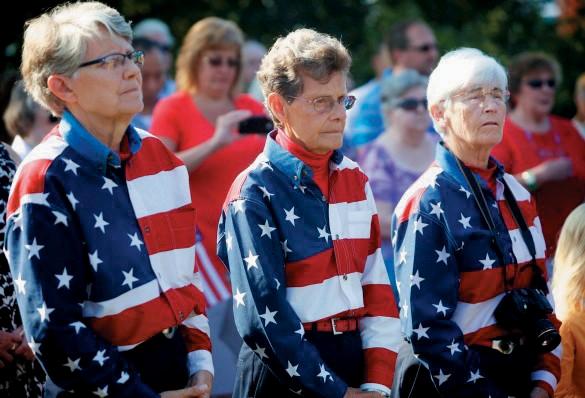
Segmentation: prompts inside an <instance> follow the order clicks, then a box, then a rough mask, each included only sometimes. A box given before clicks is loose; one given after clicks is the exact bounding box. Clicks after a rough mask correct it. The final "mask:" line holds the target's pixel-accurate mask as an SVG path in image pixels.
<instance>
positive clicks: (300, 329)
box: [295, 323, 305, 340]
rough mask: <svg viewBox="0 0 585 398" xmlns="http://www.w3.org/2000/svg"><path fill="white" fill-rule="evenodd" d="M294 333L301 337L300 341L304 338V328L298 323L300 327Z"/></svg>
mask: <svg viewBox="0 0 585 398" xmlns="http://www.w3.org/2000/svg"><path fill="white" fill-rule="evenodd" d="M295 333H296V334H298V335H300V336H301V340H302V339H303V337H304V336H305V327H304V326H303V324H302V323H300V327H299V328H298V330H295Z"/></svg>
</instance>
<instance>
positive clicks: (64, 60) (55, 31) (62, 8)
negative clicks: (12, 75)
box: [20, 2, 132, 115]
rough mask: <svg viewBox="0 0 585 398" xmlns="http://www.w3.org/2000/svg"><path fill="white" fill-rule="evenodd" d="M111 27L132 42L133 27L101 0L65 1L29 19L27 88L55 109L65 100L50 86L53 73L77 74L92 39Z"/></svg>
mask: <svg viewBox="0 0 585 398" xmlns="http://www.w3.org/2000/svg"><path fill="white" fill-rule="evenodd" d="M103 30H107V31H108V32H109V33H110V34H111V35H117V36H120V37H122V38H124V39H126V40H127V41H128V42H132V29H131V28H130V24H129V23H128V22H126V20H125V19H124V17H123V16H121V15H120V13H119V12H118V11H116V10H115V9H113V8H111V7H109V6H107V5H105V4H103V3H100V2H77V3H73V4H63V5H59V6H57V7H55V8H53V9H52V10H51V11H49V12H47V13H45V14H42V15H41V16H39V17H36V18H34V19H31V20H29V21H28V22H27V23H26V29H25V32H24V43H23V46H22V64H21V67H20V69H21V73H22V78H23V80H24V84H25V87H26V90H27V91H28V92H29V93H30V94H31V95H32V97H33V98H34V99H35V101H37V102H38V103H39V104H41V105H42V106H44V107H45V108H47V109H50V110H51V111H52V112H53V113H55V114H57V115H61V114H62V113H63V109H64V104H63V102H62V101H61V100H60V99H58V98H57V97H55V96H54V95H53V94H52V93H51V92H50V91H49V88H48V86H47V81H48V79H49V77H50V76H51V75H54V74H59V75H64V76H73V74H74V73H75V72H76V71H77V69H78V68H79V64H80V63H81V62H82V61H83V57H84V56H85V52H86V50H87V45H88V42H89V41H90V40H91V39H92V38H95V37H97V36H99V35H100V34H101V32H103Z"/></svg>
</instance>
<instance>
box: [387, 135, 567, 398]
mask: <svg viewBox="0 0 585 398" xmlns="http://www.w3.org/2000/svg"><path fill="white" fill-rule="evenodd" d="M490 162H495V164H496V171H495V178H496V190H495V191H496V195H495V196H494V193H493V192H492V190H491V189H490V188H489V187H488V185H487V183H486V181H485V180H483V179H482V178H481V177H480V176H479V174H476V173H474V175H475V177H476V179H477V181H478V182H479V183H480V186H481V189H482V192H483V194H484V196H485V198H486V201H487V205H488V208H489V211H490V212H491V217H492V219H493V220H494V223H495V229H496V236H495V239H496V240H497V242H498V244H499V246H500V247H501V248H502V252H503V254H504V257H505V258H504V263H501V262H500V261H499V260H498V256H497V255H496V250H495V249H494V246H493V245H492V244H491V239H492V234H491V232H490V230H489V228H488V226H487V225H486V224H485V222H484V220H483V218H482V216H481V213H480V210H479V207H478V206H477V204H476V202H475V200H474V198H473V194H472V189H471V187H470V186H469V185H468V184H467V182H466V180H465V177H464V175H463V173H462V171H461V170H460V169H459V166H458V165H457V162H456V159H455V156H454V155H453V154H452V153H451V152H450V151H448V150H447V149H446V148H445V147H444V146H443V145H442V144H438V145H437V151H436V158H435V162H434V163H433V164H432V165H431V166H430V167H429V169H428V170H427V171H426V172H425V173H424V174H423V175H422V176H421V177H420V178H419V179H418V180H417V181H416V182H415V183H414V184H413V185H412V186H411V187H410V188H409V189H408V190H407V192H406V193H405V194H404V196H403V197H402V199H401V201H400V202H399V204H398V205H397V207H396V209H395V212H394V215H393V222H392V228H393V231H394V232H393V236H394V237H393V241H394V264H395V270H396V279H397V284H398V289H399V296H400V303H399V305H400V319H401V323H402V328H403V332H404V333H405V335H406V337H407V338H408V340H409V341H410V342H411V344H412V347H413V349H414V353H415V355H417V356H418V358H419V359H420V360H421V361H422V362H423V363H424V364H426V365H427V366H428V368H429V370H430V372H431V375H432V379H433V382H434V383H435V386H436V387H437V388H438V389H439V391H440V392H441V393H442V394H443V395H444V396H446V397H455V396H457V397H470V398H471V397H473V398H480V397H482V398H483V397H485V398H488V397H490V396H491V397H492V398H497V397H507V396H508V394H506V392H505V391H501V389H498V387H497V386H496V385H494V383H492V382H491V381H490V380H489V378H488V377H487V375H486V372H485V371H484V370H483V369H482V362H481V357H480V355H479V353H478V351H476V350H475V349H474V347H473V346H474V345H483V346H488V347H491V342H492V340H493V339H498V338H501V337H502V336H506V335H507V334H509V332H507V331H506V330H504V329H502V328H501V327H499V326H498V325H497V324H496V320H495V318H494V310H495V308H496V307H497V305H498V304H499V303H500V301H501V299H502V297H503V295H504V291H505V288H504V274H505V278H507V279H508V280H511V281H513V285H512V288H525V287H531V284H532V276H533V270H532V267H531V266H530V261H531V255H530V252H529V251H528V248H527V246H526V244H525V243H524V240H523V239H522V234H521V230H520V228H519V226H518V225H517V224H516V222H515V220H514V218H513V216H512V213H511V211H510V209H509V207H508V205H507V203H506V201H505V199H504V185H503V183H502V180H505V181H506V183H507V184H508V186H509V187H510V189H511V191H512V194H513V195H514V197H515V198H516V201H517V203H518V206H519V208H520V210H521V212H522V214H523V216H524V219H525V220H526V223H527V225H528V227H529V229H530V232H531V234H532V237H533V240H534V244H535V248H536V262H537V265H538V267H539V268H540V269H541V271H542V274H543V275H545V277H546V266H545V247H546V246H545V243H544V238H543V235H542V229H541V226H540V220H539V218H538V214H537V212H536V206H535V204H534V201H533V200H532V198H531V196H530V193H528V191H526V190H525V189H524V188H523V187H522V186H521V185H520V184H519V183H518V182H517V181H516V179H515V178H514V177H513V176H511V175H510V174H507V173H505V172H504V170H503V168H502V166H501V165H500V164H498V163H497V161H496V160H495V159H493V158H490ZM549 301H551V302H552V299H551V297H550V296H549ZM550 319H551V321H552V322H553V323H554V324H555V326H556V327H557V328H558V326H559V322H558V321H557V320H556V317H555V316H554V315H552V316H550ZM560 355H561V349H560V346H559V347H558V348H557V349H555V350H554V351H552V352H550V353H546V354H541V355H540V356H539V357H538V360H537V363H536V364H535V366H534V370H533V373H532V380H533V382H534V385H535V386H536V385H537V386H540V387H542V388H544V389H546V390H547V391H548V392H549V396H552V395H553V391H554V389H555V388H556V385H557V382H558V380H559V376H560ZM510 377H511V378H513V377H514V375H510Z"/></svg>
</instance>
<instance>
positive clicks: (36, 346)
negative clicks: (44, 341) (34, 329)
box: [28, 337, 41, 355]
mask: <svg viewBox="0 0 585 398" xmlns="http://www.w3.org/2000/svg"><path fill="white" fill-rule="evenodd" d="M28 346H29V347H30V349H31V351H32V352H34V353H35V355H41V344H40V343H37V342H35V339H33V338H32V337H31V338H30V341H29V342H28Z"/></svg>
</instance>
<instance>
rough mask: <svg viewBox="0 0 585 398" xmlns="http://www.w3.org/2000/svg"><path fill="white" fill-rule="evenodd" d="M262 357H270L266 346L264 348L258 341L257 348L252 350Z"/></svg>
mask: <svg viewBox="0 0 585 398" xmlns="http://www.w3.org/2000/svg"><path fill="white" fill-rule="evenodd" d="M252 351H254V352H255V353H256V355H258V356H259V357H260V359H268V355H266V348H262V347H260V346H259V345H258V343H256V349H255V350H252Z"/></svg>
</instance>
